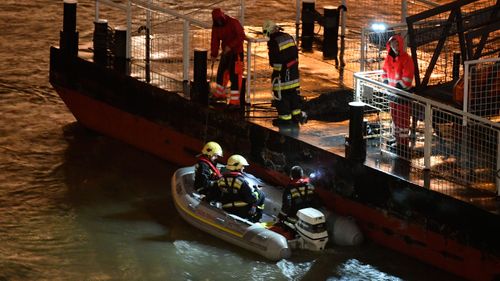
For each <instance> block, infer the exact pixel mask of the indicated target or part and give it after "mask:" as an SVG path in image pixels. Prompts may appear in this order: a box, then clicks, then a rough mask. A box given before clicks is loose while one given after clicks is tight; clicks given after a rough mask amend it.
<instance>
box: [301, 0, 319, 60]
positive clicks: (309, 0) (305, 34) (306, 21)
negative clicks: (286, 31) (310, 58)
mask: <svg viewBox="0 0 500 281" xmlns="http://www.w3.org/2000/svg"><path fill="white" fill-rule="evenodd" d="M315 12H316V11H315V0H304V1H302V36H301V45H300V46H301V47H302V49H303V50H304V51H311V50H312V43H313V39H314V21H315V19H314V15H315Z"/></svg>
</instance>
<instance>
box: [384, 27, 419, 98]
mask: <svg viewBox="0 0 500 281" xmlns="http://www.w3.org/2000/svg"><path fill="white" fill-rule="evenodd" d="M393 39H395V40H397V41H398V43H399V54H398V55H396V54H395V53H394V51H392V49H391V44H390V41H391V40H393ZM386 49H387V57H386V58H385V60H384V66H383V67H382V70H383V73H382V79H383V80H387V81H388V82H389V85H390V86H393V87H396V86H397V85H398V84H400V85H401V87H402V88H403V89H404V90H409V89H410V88H411V85H412V81H413V76H414V74H415V73H414V71H415V67H414V65H413V60H412V58H411V56H410V55H409V54H408V53H407V52H406V50H405V48H404V41H403V37H401V35H398V34H396V35H394V36H392V37H391V38H390V39H389V40H388V41H387V44H386Z"/></svg>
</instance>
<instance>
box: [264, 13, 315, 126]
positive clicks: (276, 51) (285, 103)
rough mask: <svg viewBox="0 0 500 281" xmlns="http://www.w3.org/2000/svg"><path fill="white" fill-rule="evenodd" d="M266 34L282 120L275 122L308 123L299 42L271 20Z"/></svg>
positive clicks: (277, 103)
mask: <svg viewBox="0 0 500 281" xmlns="http://www.w3.org/2000/svg"><path fill="white" fill-rule="evenodd" d="M262 31H263V33H264V35H265V36H267V37H269V41H268V42H267V48H268V51H269V65H270V66H271V67H272V68H273V73H272V75H271V79H272V87H273V94H274V101H273V105H274V106H275V107H276V110H277V111H278V118H277V119H274V120H273V125H274V126H279V125H288V124H292V123H297V124H298V123H300V124H304V123H306V122H307V114H306V113H305V112H304V111H302V110H301V107H302V97H301V96H300V89H299V87H300V82H299V52H298V48H297V45H296V44H295V40H294V39H293V37H292V36H291V35H290V34H288V33H285V32H283V31H282V29H281V28H280V27H279V26H277V25H276V23H274V22H273V21H270V20H267V21H265V22H264V25H263V26H262Z"/></svg>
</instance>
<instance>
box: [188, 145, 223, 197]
mask: <svg viewBox="0 0 500 281" xmlns="http://www.w3.org/2000/svg"><path fill="white" fill-rule="evenodd" d="M219 157H222V147H221V146H220V145H219V144H218V143H216V142H214V141H209V142H207V143H206V144H205V146H203V149H202V150H201V154H199V155H198V162H197V163H196V165H195V173H194V188H195V190H196V192H198V193H199V194H201V195H204V196H205V198H206V199H207V200H209V201H212V200H216V199H217V197H218V194H219V189H218V188H217V181H218V180H219V179H220V178H221V177H222V174H221V172H220V171H219V169H218V168H217V159H218V158H219Z"/></svg>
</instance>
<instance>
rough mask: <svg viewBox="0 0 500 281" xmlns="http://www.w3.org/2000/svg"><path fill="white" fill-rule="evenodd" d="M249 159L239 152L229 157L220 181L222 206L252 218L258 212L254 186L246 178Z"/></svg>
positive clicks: (227, 210) (238, 214)
mask: <svg viewBox="0 0 500 281" xmlns="http://www.w3.org/2000/svg"><path fill="white" fill-rule="evenodd" d="M245 166H248V162H247V160H246V159H245V158H244V157H243V156H241V155H238V154H235V155H232V156H231V157H229V158H228V159H227V165H226V169H227V172H224V173H223V174H222V178H220V179H219V181H218V186H219V189H220V192H221V199H220V201H221V203H222V208H223V209H224V210H225V211H226V212H228V213H231V214H234V215H237V216H239V217H241V218H244V219H248V220H252V219H253V218H254V217H255V216H256V214H257V199H256V197H255V196H254V194H253V189H252V187H251V186H250V185H249V184H248V182H247V181H246V180H245V176H244V175H243V169H244V168H245Z"/></svg>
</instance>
